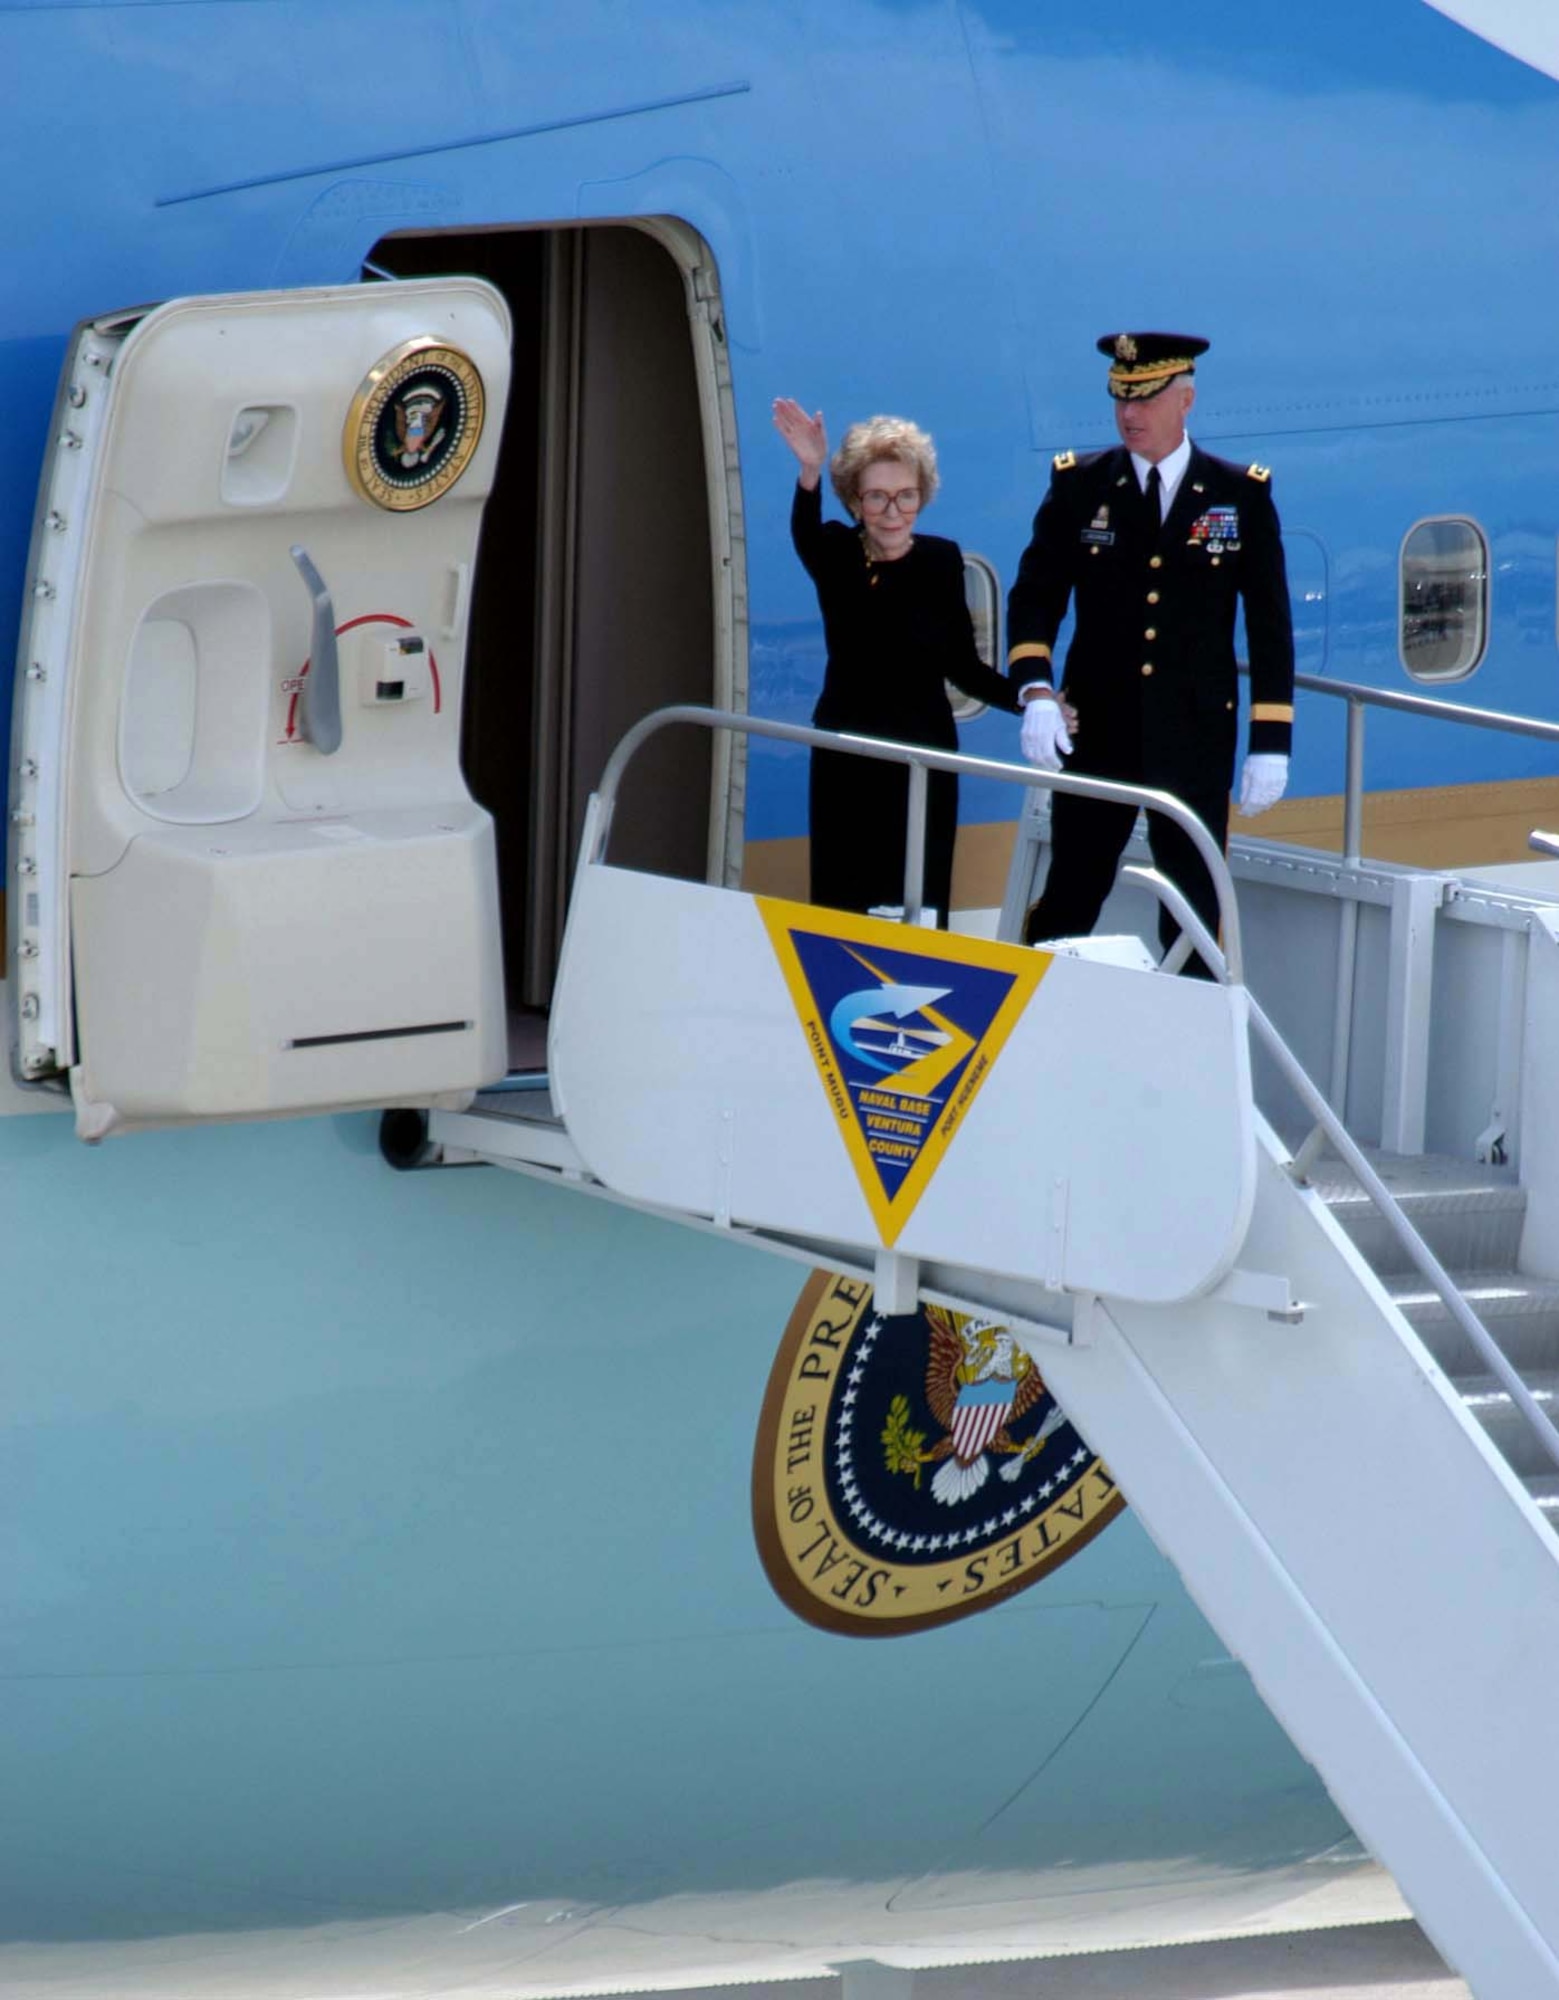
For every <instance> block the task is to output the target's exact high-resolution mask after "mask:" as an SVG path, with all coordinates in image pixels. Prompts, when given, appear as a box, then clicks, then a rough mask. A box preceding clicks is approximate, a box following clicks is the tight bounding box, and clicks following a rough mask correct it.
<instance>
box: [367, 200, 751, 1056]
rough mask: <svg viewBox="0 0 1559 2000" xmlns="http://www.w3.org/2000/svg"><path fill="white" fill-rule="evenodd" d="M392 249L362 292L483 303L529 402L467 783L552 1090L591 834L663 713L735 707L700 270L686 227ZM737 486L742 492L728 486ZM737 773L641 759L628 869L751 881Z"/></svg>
mask: <svg viewBox="0 0 1559 2000" xmlns="http://www.w3.org/2000/svg"><path fill="white" fill-rule="evenodd" d="M650 227H651V228H653V229H654V231H655V233H654V234H652V233H650V229H645V228H639V227H635V226H631V225H616V224H610V225H592V226H586V227H569V228H555V229H553V228H537V229H530V228H517V229H485V230H477V231H469V232H459V233H456V232H437V233H432V234H419V235H396V236H393V237H386V238H384V239H383V240H381V241H380V242H379V243H378V244H377V245H376V246H375V248H374V250H373V252H372V253H371V256H370V259H369V266H368V275H372V276H377V277H396V278H400V277H407V278H410V277H423V276H433V275H442V274H446V273H451V272H460V273H470V274H475V275H478V276H480V277H483V278H485V279H487V281H488V282H489V283H490V284H492V285H494V286H495V287H496V288H497V289H498V290H499V291H500V292H501V293H502V294H503V295H504V298H505V300H506V301H507V303H508V306H509V309H510V312H511V314H512V316H513V322H514V344H513V381H512V388H511V392H510V397H509V405H508V414H507V418H506V422H505V427H504V433H503V442H502V451H501V460H500V465H499V469H498V474H497V480H496V484H495V486H494V488H493V492H492V497H491V499H490V500H489V502H488V505H487V510H486V515H485V519H484V523H483V528H482V535H481V542H480V546H479V552H478V559H477V563H476V567H475V577H474V585H473V595H472V601H471V605H470V609H469V634H470V638H469V649H468V663H467V679H466V695H465V705H464V713H463V716H462V763H463V766H464V770H465V775H466V780H467V783H468V784H469V786H470V789H471V791H472V793H473V794H474V795H475V797H476V798H477V800H478V801H479V802H480V803H481V804H482V805H484V806H485V807H486V808H487V810H488V811H489V812H490V813H491V814H492V815H493V817H494V820H495V821H496V823H497V839H498V858H499V875H500V898H501V908H502V917H503V931H504V974H505V983H506V989H507V994H508V1004H509V1015H510V1040H511V1058H510V1060H511V1067H513V1068H517V1069H530V1068H536V1067H540V1066H541V1063H542V1061H543V1060H544V1033H545V1010H546V1008H547V1006H548V1003H549V1001H550V999H551V994H552V985H553V980H554V977H555V974H556V970H557V961H558V953H559V950H560V947H561V943H562V935H563V924H564V919H565V917H566V914H567V907H568V894H569V886H570V883H571V881H572V876H573V870H574V863H575V858H576V855H577V852H578V847H579V839H580V832H581V827H582V822H583V816H584V810H585V805H586V802H587V800H588V798H589V795H590V792H591V790H592V789H593V787H594V786H595V784H596V781H597V779H598V778H599V776H600V773H601V770H602V768H603V766H604V764H605V762H606V759H607V757H608V755H609V754H610V752H611V750H612V748H613V746H614V745H615V744H616V743H617V741H618V739H619V738H620V737H621V736H622V734H623V733H624V731H625V730H627V729H628V728H629V727H630V726H631V725H632V724H633V723H634V722H635V721H637V720H638V719H639V717H640V716H642V715H645V714H647V713H648V712H649V711H651V710H652V709H656V708H660V707H663V706H664V705H665V704H667V703H669V702H704V703H708V702H713V703H716V704H719V705H721V706H726V705H736V706H739V705H743V702H744V697H745V672H744V671H740V670H739V668H738V659H739V657H740V654H741V651H742V649H741V646H740V639H741V636H742V635H741V631H740V627H739V623H738V620H737V619H736V617H735V616H734V612H733V607H734V605H735V603H736V602H737V598H738V591H737V584H736V576H737V570H738V561H737V555H736V541H737V525H736V524H737V522H738V521H739V503H738V502H737V500H736V497H735V494H734V491H728V490H727V486H726V479H727V477H728V475H727V472H726V468H727V467H729V466H733V465H734V459H735V453H734V436H732V435H727V434H726V433H729V432H730V431H731V429H732V425H731V403H730V392H729V382H728V379H727V376H726V370H725V363H724V350H723V345H722V342H721V331H720V325H719V316H718V308H717V306H711V305H710V304H709V303H708V300H709V298H710V295H711V294H712V291H713V285H712V279H713V266H712V263H711V262H710V260H709V258H708V253H707V252H706V251H704V250H703V246H702V245H701V244H700V243H699V242H698V240H697V239H696V238H695V237H694V236H693V235H692V233H691V232H689V231H686V230H685V229H683V228H682V226H681V225H678V224H665V225H658V226H657V225H651V226H650ZM729 477H730V478H731V479H732V480H733V481H734V473H732V474H730V475H729ZM730 780H731V762H730V753H729V752H728V751H727V750H725V749H724V748H723V747H722V746H720V745H713V746H712V745H711V743H710V741H709V737H708V734H707V733H706V732H705V731H702V730H668V731H665V732H663V733H662V734H661V735H660V737H659V738H658V739H657V740H656V741H655V742H653V743H652V744H650V745H648V746H647V747H646V749H645V751H644V752H643V753H642V755H641V756H640V757H638V758H636V759H635V761H634V765H633V767H632V769H631V771H630V773H629V775H628V780H627V783H626V784H625V787H624V791H623V796H622V800H621V804H620V807H619V812H618V817H617V821H616V830H615V833H614V840H613V857H614V859H617V860H620V861H622V862H623V863H624V865H626V866H629V867H634V868H642V869H646V870H649V871H652V872H656V873H661V874H672V875H680V876H683V877H688V878H692V879H696V880H705V879H710V880H716V881H723V880H730V879H734V875H735V873H736V872H737V871H739V868H740V861H741V856H740V829H739V822H733V820H732V816H731V799H732V796H733V793H735V795H737V796H739V787H733V786H732V784H731V781H730Z"/></svg>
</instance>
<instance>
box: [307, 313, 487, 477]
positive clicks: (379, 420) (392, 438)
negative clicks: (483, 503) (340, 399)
mask: <svg viewBox="0 0 1559 2000" xmlns="http://www.w3.org/2000/svg"><path fill="white" fill-rule="evenodd" d="M485 412H486V397H485V395H484V392H483V389H482V378H481V376H480V374H479V373H478V372H477V368H476V364H475V363H474V362H473V361H472V360H471V359H470V357H469V356H468V355H465V354H463V353H461V351H460V349H459V348H458V347H451V346H450V345H449V344H448V342H447V341H442V340H437V339H435V338H434V337H433V336H432V335H431V334H421V335H419V336H418V337H417V338H416V339H415V340H407V341H403V342H402V343H401V345H400V346H399V347H395V348H392V349H391V350H390V352H389V353H388V354H386V355H385V356H384V357H383V358H382V359H381V360H379V361H377V362H375V364H374V365H373V367H372V368H371V369H369V371H368V373H367V375H366V376H365V377H364V378H363V381H362V383H361V385H360V387H359V388H358V391H357V394H356V395H355V396H354V397H353V399H352V407H351V409H350V410H349V411H348V413H347V420H346V428H345V430H344V432H343V434H342V439H341V450H342V455H343V457H344V459H345V462H346V472H347V477H348V479H350V480H351V482H352V485H353V486H354V487H355V488H356V490H357V491H358V492H359V493H360V494H361V495H362V496H363V498H364V499H365V500H371V501H372V502H373V503H374V505H375V506H376V507H386V508H389V509H390V510H391V511H392V512H394V513H409V512H410V511H412V510H413V509H414V508H418V507H428V506H431V505H432V503H433V502H434V501H435V500H439V499H442V498H443V496H444V495H445V494H446V493H447V492H448V491H449V489H450V487H451V486H453V485H454V483H455V481H456V480H457V479H458V478H459V477H460V475H461V473H462V472H464V471H465V469H466V467H467V466H468V465H469V464H470V463H471V457H472V454H473V453H474V452H475V450H476V447H477V445H478V443H479V442H480V441H481V436H482V421H483V417H484V415H485Z"/></svg>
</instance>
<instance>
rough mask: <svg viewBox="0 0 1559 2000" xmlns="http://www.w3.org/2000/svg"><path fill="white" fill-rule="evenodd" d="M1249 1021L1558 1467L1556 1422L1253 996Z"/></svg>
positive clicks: (1302, 1172)
mask: <svg viewBox="0 0 1559 2000" xmlns="http://www.w3.org/2000/svg"><path fill="white" fill-rule="evenodd" d="M1250 1017H1251V1022H1252V1024H1253V1026H1254V1027H1255V1029H1256V1031H1257V1033H1258V1034H1259V1035H1260V1036H1261V1039H1262V1041H1263V1042H1265V1043H1266V1046H1267V1051H1268V1053H1269V1054H1270V1055H1271V1056H1272V1058H1273V1060H1274V1061H1275V1062H1276V1063H1277V1065H1278V1068H1279V1069H1281V1070H1282V1072H1283V1074H1284V1076H1285V1077H1286V1078H1287V1080H1288V1082H1289V1084H1290V1086H1291V1087H1292V1088H1293V1090H1294V1091H1295V1093H1296V1094H1297V1095H1298V1097H1299V1099H1300V1100H1301V1102H1302V1103H1303V1104H1304V1105H1305V1107H1306V1109H1307V1110H1309V1111H1310V1112H1311V1113H1312V1114H1313V1115H1314V1117H1315V1120H1316V1125H1317V1129H1324V1130H1325V1133H1326V1136H1327V1138H1328V1139H1329V1140H1330V1141H1331V1143H1332V1147H1333V1149H1334V1150H1335V1151H1336V1152H1337V1153H1338V1154H1339V1155H1340V1156H1341V1158H1342V1159H1343V1160H1344V1161H1345V1162H1346V1164H1347V1165H1348V1167H1349V1168H1350V1169H1351V1171H1352V1172H1353V1173H1354V1174H1355V1175H1356V1176H1357V1178H1358V1181H1359V1185H1360V1186H1361V1187H1362V1188H1363V1189H1364V1191H1365V1193H1366V1194H1367V1195H1368V1196H1369V1197H1370V1199H1371V1201H1373V1202H1374V1204H1375V1206H1376V1208H1377V1209H1378V1210H1379V1211H1380V1213H1381V1216H1382V1217H1383V1218H1384V1220H1385V1223H1386V1226H1387V1227H1388V1228H1389V1229H1390V1230H1391V1232H1392V1234H1393V1235H1394V1236H1395V1237H1396V1239H1397V1241H1398V1242H1399V1243H1400V1244H1401V1245H1402V1247H1403V1249H1404V1250H1406V1252H1407V1253H1408V1255H1409V1256H1410V1257H1411V1258H1412V1260H1413V1262H1414V1263H1415V1264H1416V1265H1417V1266H1418V1269H1419V1270H1420V1271H1421V1272H1422V1273H1423V1275H1424V1276H1425V1277H1426V1278H1427V1279H1428V1280H1429V1283H1430V1284H1431V1285H1432V1286H1433V1287H1434V1289H1435V1291H1436V1292H1438V1294H1439V1295H1440V1300H1441V1303H1442V1304H1443V1305H1444V1306H1445V1309H1446V1311H1447V1312H1449V1313H1450V1315H1451V1317H1452V1319H1454V1320H1455V1322H1456V1324H1457V1325H1458V1326H1459V1327H1460V1328H1461V1330H1462V1332H1463V1333H1464V1334H1466V1336H1467V1338H1468V1339H1469V1340H1470V1341H1471V1342H1472V1344H1473V1346H1474V1347H1475V1348H1476V1349H1477V1351H1478V1354H1479V1357H1480V1358H1481V1359H1482V1361H1483V1363H1484V1365H1485V1366H1486V1367H1487V1368H1488V1370H1489V1372H1490V1373H1491V1374H1493V1375H1495V1376H1497V1377H1498V1379H1499V1381H1500V1383H1501V1385H1502V1386H1503V1387H1504V1389H1505V1390H1506V1392H1507V1393H1508V1394H1509V1396H1510V1399H1511V1401H1512V1402H1513V1403H1514V1404H1515V1405H1516V1407H1517V1409H1519V1410H1520V1412H1521V1414H1522V1415H1523V1416H1524V1417H1525V1418H1526V1420H1527V1422H1528V1424H1529V1425H1530V1426H1531V1428H1532V1432H1533V1435H1534V1436H1535V1437H1536V1439H1537V1441H1538V1443H1539V1445H1541V1447H1542V1448H1543V1450H1544V1451H1545V1452H1546V1453H1547V1455H1548V1457H1549V1458H1551V1459H1552V1460H1553V1462H1554V1464H1555V1465H1559V1426H1556V1425H1555V1423H1554V1420H1553V1418H1552V1417H1550V1416H1549V1414H1548V1412H1547V1411H1546V1410H1545V1409H1544V1408H1543V1407H1542V1405H1541V1404H1540V1403H1539V1402H1538V1401H1537V1399H1536V1397H1535V1396H1534V1395H1533V1394H1532V1391H1531V1390H1530V1389H1529V1388H1528V1387H1527V1385H1526V1383H1525V1382H1523V1381H1522V1379H1521V1377H1520V1375H1519V1374H1518V1373H1517V1371H1516V1369H1515V1368H1514V1367H1513V1366H1512V1365H1511V1363H1510V1362H1509V1361H1508V1360H1507V1359H1506V1357H1505V1354H1504V1351H1503V1350H1502V1348H1501V1347H1500V1345H1499V1343H1498V1341H1496V1340H1495V1338H1494V1336H1493V1334H1491V1333H1490V1332H1489V1330H1488V1328H1487V1327H1486V1326H1485V1325H1484V1324H1483V1321H1482V1320H1481V1319H1479V1317H1478V1315H1477V1314H1476V1313H1475V1312H1474V1311H1473V1309H1472V1307H1471V1306H1470V1305H1468V1303H1467V1301H1466V1299H1464V1298H1463V1297H1462V1295H1461V1293H1460V1292H1459V1291H1458V1290H1457V1289H1456V1284H1455V1282H1454V1280H1453V1279H1452V1277H1451V1275H1450V1273H1449V1272H1448V1271H1447V1270H1446V1268H1445V1266H1444V1265H1443V1264H1442V1263H1441V1262H1440V1260H1439V1258H1438V1257H1436V1255H1435V1254H1434V1252H1433V1251H1432V1250H1431V1249H1430V1247H1429V1245H1428V1244H1427V1243H1426V1242H1425V1241H1424V1239H1423V1237H1422V1236H1420V1235H1419V1233H1418V1231H1417V1230H1416V1229H1415V1228H1414V1227H1413V1225H1412V1223H1411V1222H1409V1221H1408V1219H1407V1217H1406V1215H1405V1214H1404V1213H1403V1211H1402V1208H1401V1205H1400V1203H1399V1202H1398V1201H1397V1198H1396V1196H1395V1195H1394V1194H1392V1192H1391V1190H1390V1189H1389V1188H1388V1187H1387V1186H1386V1184H1385V1182H1384V1181H1383V1180H1382V1179H1381V1178H1380V1176H1379V1174H1377V1173H1376V1171H1375V1169H1374V1168H1373V1167H1372V1166H1371V1165H1370V1163H1369V1161H1368V1160H1367V1159H1366V1158H1365V1156H1364V1152H1363V1149H1362V1148H1361V1147H1360V1146H1359V1145H1358V1143H1357V1142H1356V1141H1355V1140H1354V1139H1353V1138H1352V1137H1351V1136H1350V1135H1349V1132H1348V1129H1347V1127H1346V1126H1345V1125H1344V1124H1343V1122H1342V1120H1341V1119H1340V1118H1339V1117H1338V1116H1337V1114H1336V1112H1335V1111H1333V1109H1332V1107H1331V1106H1330V1105H1329V1104H1328V1103H1327V1101H1326V1099H1325V1098H1324V1097H1323V1096H1322V1095H1321V1093H1320V1091H1319V1090H1318V1089H1317V1088H1316V1086H1315V1085H1314V1084H1313V1083H1312V1082H1311V1081H1310V1078H1309V1077H1308V1075H1306V1073H1305V1071H1304V1069H1303V1068H1302V1067H1301V1066H1300V1063H1299V1059H1298V1057H1297V1056H1295V1055H1294V1053H1293V1051H1292V1050H1291V1049H1290V1048H1289V1046H1288V1044H1287V1043H1286V1042H1285V1041H1284V1040H1283V1037H1282V1036H1281V1035H1280V1034H1279V1033H1278V1031H1277V1029H1276V1028H1274V1027H1273V1025H1272V1023H1271V1022H1270V1021H1269V1020H1268V1019H1267V1017H1266V1015H1265V1014H1264V1013H1263V1012H1262V1009H1261V1006H1260V1004H1259V1002H1258V1001H1257V999H1256V997H1255V995H1254V994H1252V995H1251V996H1250ZM1289 1172H1290V1175H1291V1177H1292V1178H1294V1179H1295V1180H1296V1181H1302V1180H1303V1179H1304V1178H1305V1176H1306V1174H1307V1173H1308V1162H1307V1161H1302V1160H1301V1157H1300V1156H1298V1155H1296V1156H1295V1158H1294V1159H1293V1160H1292V1161H1291V1162H1290V1164H1289Z"/></svg>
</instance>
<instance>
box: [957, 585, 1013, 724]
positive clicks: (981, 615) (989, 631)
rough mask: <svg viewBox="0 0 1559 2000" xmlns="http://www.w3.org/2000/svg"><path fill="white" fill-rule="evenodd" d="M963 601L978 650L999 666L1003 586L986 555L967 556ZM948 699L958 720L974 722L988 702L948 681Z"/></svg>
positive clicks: (981, 656)
mask: <svg viewBox="0 0 1559 2000" xmlns="http://www.w3.org/2000/svg"><path fill="white" fill-rule="evenodd" d="M964 601H965V602H966V603H967V605H968V606H969V616H970V617H971V618H972V619H973V620H974V645H975V651H976V652H977V653H978V654H979V656H980V658H981V659H982V660H983V661H984V662H985V664H986V665H987V666H988V667H994V666H995V665H996V658H997V652H998V648H999V646H1000V643H1001V585H1000V583H999V582H998V580H997V576H996V572H995V570H994V569H992V567H991V565H990V564H989V563H988V562H987V561H986V560H985V558H984V556H965V557H964ZM947 698H948V700H949V701H950V702H951V703H952V705H953V714H954V716H955V717H956V718H957V720H958V721H959V722H972V721H973V720H974V718H975V717H976V716H977V715H983V714H984V713H985V703H984V702H983V701H976V700H975V698H974V696H973V695H972V694H965V693H964V691H963V689H962V688H955V687H954V686H953V684H952V682H951V681H949V682H948V684H947Z"/></svg>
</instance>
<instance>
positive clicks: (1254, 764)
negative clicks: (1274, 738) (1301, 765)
mask: <svg viewBox="0 0 1559 2000" xmlns="http://www.w3.org/2000/svg"><path fill="white" fill-rule="evenodd" d="M1287 789H1288V759H1287V758H1286V757H1279V756H1277V755H1276V754H1275V753H1274V752H1272V751H1270V750H1266V751H1258V752H1256V753H1255V755H1253V756H1250V757H1247V758H1246V759H1245V768H1244V770H1243V771H1242V772H1241V773H1240V811H1241V812H1242V813H1243V814H1244V815H1245V817H1246V819H1254V818H1255V817H1256V815H1257V813H1264V812H1265V811H1266V810H1267V807H1268V806H1275V805H1276V804H1277V802H1278V800H1279V799H1280V798H1282V796H1283V794H1284V792H1285V791H1287Z"/></svg>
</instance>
